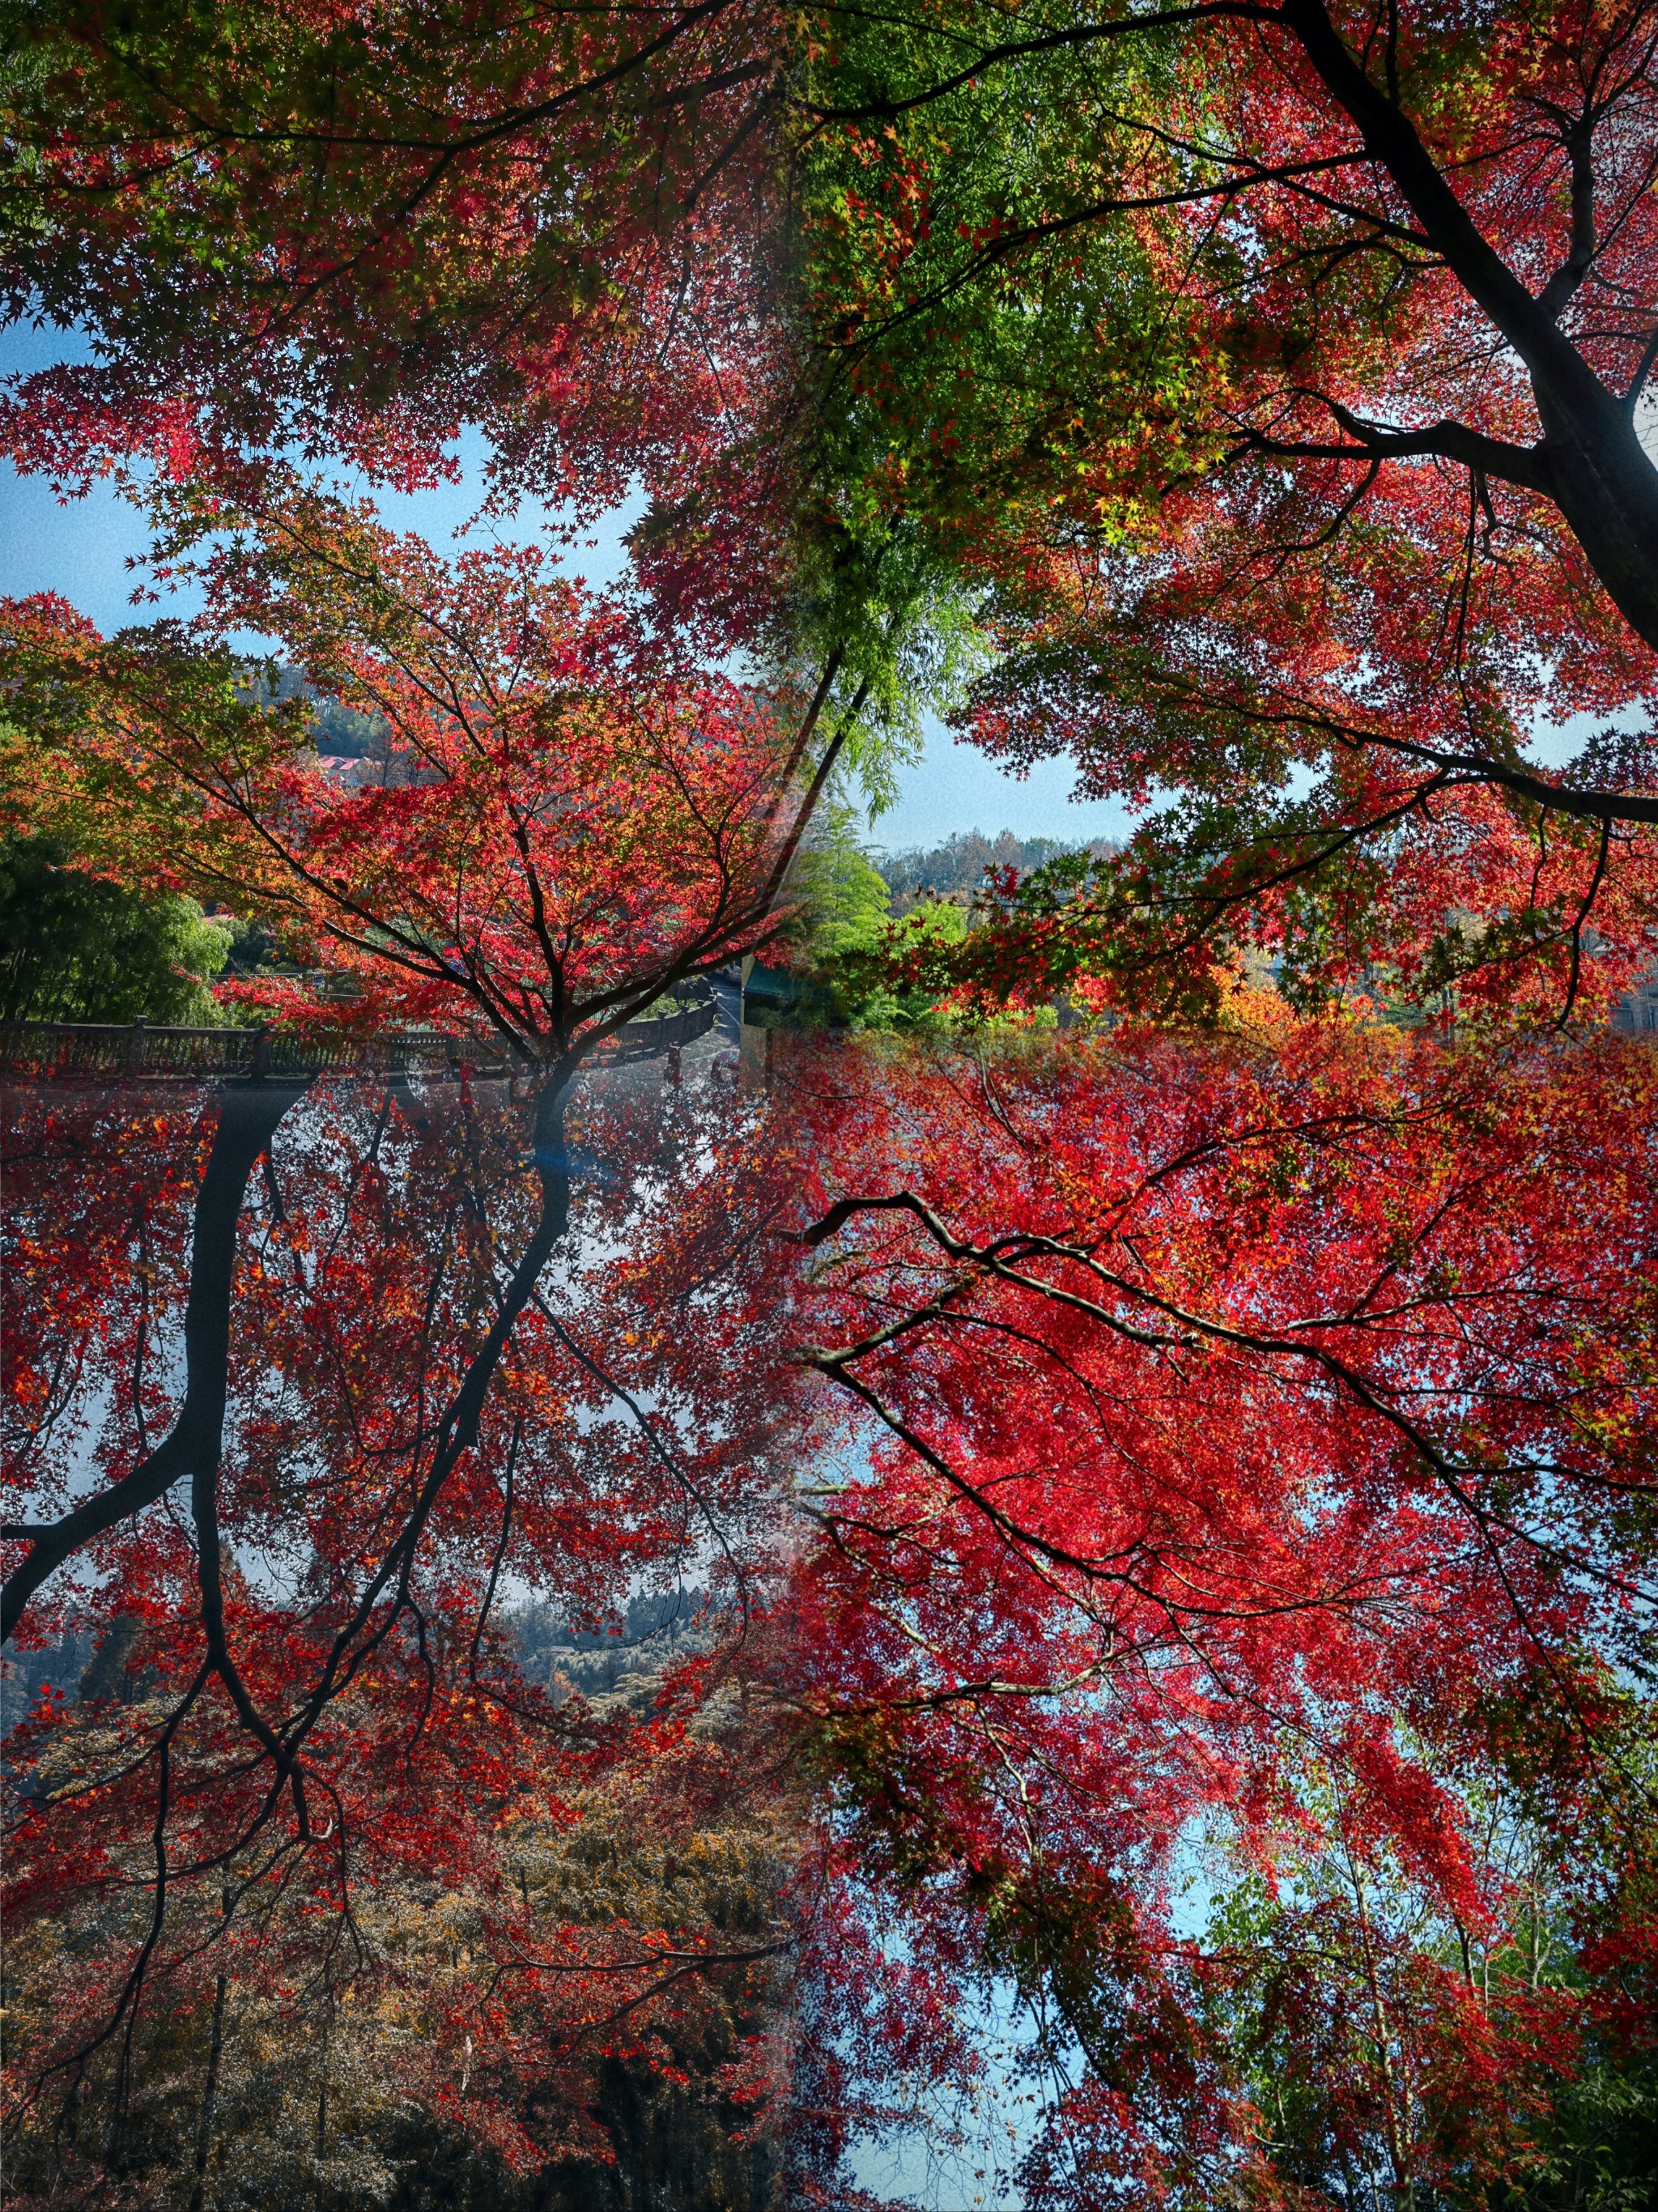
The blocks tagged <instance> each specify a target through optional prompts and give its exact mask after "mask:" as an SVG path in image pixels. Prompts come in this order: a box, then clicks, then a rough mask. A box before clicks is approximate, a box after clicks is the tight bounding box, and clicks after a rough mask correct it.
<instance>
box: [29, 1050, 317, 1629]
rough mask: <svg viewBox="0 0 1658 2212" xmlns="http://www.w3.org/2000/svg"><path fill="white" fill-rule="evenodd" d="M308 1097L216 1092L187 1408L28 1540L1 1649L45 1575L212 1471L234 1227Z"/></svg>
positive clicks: (195, 1244) (195, 1252) (199, 1231)
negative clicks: (288, 1121) (159, 1438)
mask: <svg viewBox="0 0 1658 2212" xmlns="http://www.w3.org/2000/svg"><path fill="white" fill-rule="evenodd" d="M306 1088H307V1085H304V1084H293V1083H268V1082H264V1083H249V1084H243V1085H237V1086H236V1087H234V1089H229V1090H227V1091H225V1092H224V1093H223V1095H222V1098H221V1101H220V1105H219V1121H218V1127H216V1130H215V1131H214V1133H213V1148H212V1150H211V1152H210V1153H209V1155H208V1162H207V1169H206V1172H205V1173H204V1174H203V1177H202V1187H201V1189H200V1190H199V1191H198V1192H197V1196H196V1218H195V1225H194V1229H193V1233H192V1236H191V1249H190V1293H189V1297H188V1300H187V1302H186V1304H185V1401H184V1404H183V1405H182V1406H181V1407H180V1408H179V1418H178V1419H177V1420H176V1421H175V1422H174V1424H173V1428H172V1431H171V1432H170V1433H169V1434H168V1436H167V1437H166V1438H165V1439H164V1441H163V1442H162V1443H159V1444H158V1445H157V1446H156V1448H155V1450H154V1451H153V1452H151V1453H150V1454H149V1456H148V1457H147V1458H146V1459H143V1460H141V1461H140V1462H139V1463H138V1465H137V1467H136V1468H134V1469H133V1471H132V1473H131V1474H129V1475H127V1476H126V1477H125V1479H124V1480H122V1481H120V1482H118V1483H115V1484H112V1486H111V1487H110V1488H109V1489H107V1490H105V1491H100V1492H99V1493H98V1495H97V1496H96V1497H95V1498H88V1499H87V1500H86V1501H85V1502H84V1503H83V1504H80V1505H77V1506H76V1508H75V1509H74V1510H73V1511H72V1512H70V1513H66V1514H64V1516H63V1517H62V1518H61V1519H60V1520H58V1521H53V1522H49V1523H47V1524H46V1526H44V1527H41V1528H30V1529H28V1530H27V1534H29V1535H30V1536H31V1537H32V1538H33V1542H32V1544H31V1546H30V1549H29V1552H28V1554H27V1558H26V1559H24V1560H23V1562H22V1565H21V1566H19V1567H17V1568H15V1570H14V1571H13V1572H12V1573H11V1574H10V1575H9V1576H8V1577H7V1579H6V1584H5V1589H4V1591H3V1593H0V1643H3V1642H4V1641H5V1639H6V1638H9V1636H10V1635H11V1633H12V1632H13V1630H14V1629H15V1627H16V1626H17V1624H18V1621H19V1620H21V1617H22V1613H23V1609H24V1607H26V1606H27V1603H28V1601H29V1600H30V1599H31V1598H32V1597H33V1595H34V1593H35V1592H36V1590H38V1589H39V1587H40V1585H41V1583H44V1582H45V1581H46V1577H48V1575H51V1574H52V1573H54V1572H55V1571H56V1570H57V1569H58V1568H59V1567H60V1566H62V1565H64V1562H65V1561H66V1560H67V1559H70V1558H71V1557H72V1556H73V1555H74V1553H76V1552H77V1551H78V1550H79V1549H80V1548H81V1547H82V1545H83V1544H88V1543H90V1542H91V1541H93V1539H94V1537H97V1536H100V1535H102V1534H103V1533H104V1531H105V1530H106V1528H113V1527H114V1525H115V1523H116V1522H118V1521H124V1520H125V1519H126V1518H127V1516H129V1515H130V1514H133V1513H137V1511H138V1510H139V1509H140V1508H141V1507H142V1506H145V1505H149V1504H154V1502H155V1499H156V1498H160V1497H161V1495H162V1494H163V1493H164V1492H167V1491H168V1490H170V1489H171V1488H172V1487H173V1484H174V1483H175V1482H178V1481H179V1480H181V1479H182V1478H183V1477H184V1476H185V1475H187V1474H197V1473H198V1472H199V1471H201V1470H203V1469H205V1468H216V1467H217V1466H218V1463H219V1455H220V1452H221V1450H222V1448H223V1442H224V1409H225V1393H226V1389H227V1386H228V1373H229V1364H230V1284H231V1275H232V1273H233V1271H234V1267H235V1261H236V1225H237V1222H238V1220H239V1219H240V1216H241V1210H242V1200H243V1199H244V1198H245V1197H246V1193H247V1180H248V1177H249V1176H251V1175H252V1172H253V1168H254V1165H255V1163H256V1162H257V1161H258V1158H259V1157H260V1155H261V1153H263V1152H264V1149H265V1147H266V1146H267V1145H268V1144H269V1143H270V1139H271V1138H272V1137H273V1136H274V1135H275V1133H276V1125H277V1123H278V1122H279V1121H281V1120H282V1116H283V1115H284V1114H286V1113H287V1111H288V1108H289V1107H290V1106H292V1105H293V1103H294V1102H295V1099H297V1098H299V1097H302V1096H303V1094H304V1091H305V1090H306ZM8 1533H11V1532H8ZM18 1533H23V1532H21V1531H19V1532H18Z"/></svg>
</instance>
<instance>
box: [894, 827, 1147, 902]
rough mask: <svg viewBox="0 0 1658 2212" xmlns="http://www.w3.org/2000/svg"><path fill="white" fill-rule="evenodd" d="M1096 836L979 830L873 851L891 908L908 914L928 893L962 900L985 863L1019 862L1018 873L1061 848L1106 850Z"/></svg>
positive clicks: (977, 880) (1011, 864) (1010, 865)
mask: <svg viewBox="0 0 1658 2212" xmlns="http://www.w3.org/2000/svg"><path fill="white" fill-rule="evenodd" d="M1111 849H1112V848H1110V847H1109V846H1108V845H1107V844H1105V843H1104V842H1102V841H1101V840H1099V839H1097V838H1096V839H1095V840H1094V841H1093V842H1091V843H1090V842H1085V841H1082V840H1076V841H1072V842H1069V843H1067V842H1064V841H1063V840H1061V839H1060V838H1057V837H1016V836H1014V834H1013V832H1012V831H1011V829H1004V830H1003V832H1002V834H1001V836H999V837H987V836H983V835H982V834H981V832H980V831H979V830H977V829H969V830H967V831H966V832H965V833H963V834H961V835H958V836H954V837H950V838H948V839H947V840H946V841H945V842H944V844H942V845H935V846H933V847H932V849H931V851H929V852H924V853H923V852H910V853H892V854H878V853H876V854H871V856H870V857H871V859H872V860H873V861H874V863H875V866H876V867H877V869H878V871H879V872H880V874H881V877H882V879H883V880H884V883H885V884H886V887H887V890H888V892H889V893H890V896H891V901H892V911H893V912H894V913H895V914H908V912H909V911H910V909H911V908H913V907H916V906H920V905H923V904H925V903H926V901H928V900H929V899H953V900H955V901H957V902H959V903H960V904H963V905H965V904H966V903H967V902H968V901H969V899H970V898H971V897H972V896H973V894H974V892H975V890H977V889H978V887H979V885H980V884H981V883H982V882H983V881H984V875H985V871H986V869H987V868H1017V870H1018V871H1019V872H1020V874H1021V875H1025V874H1028V873H1029V871H1030V870H1031V869H1032V868H1039V867H1041V866H1042V863H1043V862H1044V861H1045V860H1054V859H1056V858H1057V857H1058V855H1059V854H1061V853H1081V852H1092V853H1106V852H1108V851H1110V850H1111Z"/></svg>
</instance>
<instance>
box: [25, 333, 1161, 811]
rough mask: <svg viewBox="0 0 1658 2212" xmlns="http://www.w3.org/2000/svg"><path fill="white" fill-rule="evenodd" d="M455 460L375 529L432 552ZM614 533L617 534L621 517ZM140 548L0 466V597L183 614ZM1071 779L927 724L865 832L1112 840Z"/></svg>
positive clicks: (98, 498)
mask: <svg viewBox="0 0 1658 2212" xmlns="http://www.w3.org/2000/svg"><path fill="white" fill-rule="evenodd" d="M77 350H78V349H77V348H76V345H75V343H74V341H73V339H72V338H68V337H64V335H63V334H61V333H55V332H46V333H42V332H36V331H29V330H27V329H20V328H17V327H16V326H14V327H13V328H11V329H9V330H7V331H0V375H5V374H13V373H15V372H16V371H19V370H26V369H31V368H41V367H44V366H45V365H46V363H48V362H52V361H55V360H62V359H64V358H65V357H68V356H72V355H74V354H75V353H76V351H77ZM459 458H460V460H461V463H462V466H463V477H462V481H461V482H460V483H459V484H453V485H445V486H442V487H441V488H440V489H437V490H435V491H430V492H422V493H418V494H416V495H414V496H413V497H404V496H401V495H398V494H395V493H377V494H376V495H375V496H376V500H377V502H378V504H379V506H380V510H381V512H382V513H383V514H384V516H385V518H386V520H387V521H388V522H389V523H392V525H393V526H398V527H401V528H405V529H416V530H419V531H421V532H423V534H424V535H425V536H427V537H428V538H431V539H432V540H433V541H434V543H438V544H441V543H442V542H443V541H444V540H445V539H446V538H448V537H449V535H450V533H451V532H453V531H455V530H456V529H458V528H459V527H460V526H462V525H464V524H465V522H466V521H467V520H469V519H470V518H471V515H472V513H473V512H474V511H475V509H476V507H477V503H478V501H479V499H480V497H481V496H482V493H481V489H480V485H481V480H482V472H483V462H484V458H485V449H484V446H483V440H482V439H481V438H477V437H468V438H465V439H463V440H462V441H461V446H460V449H459ZM538 520H539V516H538V515H537V513H534V512H532V511H530V510H525V512H524V513H522V514H520V516H519V518H518V520H517V521H516V523H515V525H514V526H513V533H512V534H513V535H514V536H520V535H528V534H530V533H531V532H532V531H533V530H534V529H535V527H536V525H537V521H538ZM619 526H625V518H624V519H623V520H622V521H621V523H620V525H619ZM144 544H145V534H144V528H143V520H142V519H141V518H140V517H139V516H138V515H137V513H135V512H134V511H133V510H132V508H131V507H128V506H127V505H126V504H125V501H122V500H120V499H118V498H117V497H116V495H114V494H113V493H112V492H111V491H109V490H108V489H106V488H102V487H94V489H93V490H92V491H91V492H90V493H88V495H87V497H86V498H85V499H82V500H74V501H70V502H69V503H68V504H67V505H64V503H62V502H60V501H58V499H57V498H56V497H55V496H54V495H53V493H52V487H51V486H50V484H49V483H46V480H45V479H44V478H42V477H20V476H19V475H18V474H17V473H16V471H15V470H14V469H13V468H12V467H11V466H10V465H9V463H7V462H4V461H0V595H3V596H6V597H9V598H17V597H22V596H23V595H25V594H27V593H28V592H61V593H62V595H63V596H64V598H65V599H68V600H69V601H70V603H71V604H72V605H75V606H76V607H77V608H79V610H80V611H81V612H82V614H84V615H87V616H89V617H90V618H91V619H92V620H93V621H94V623H97V625H98V627H99V628H100V629H102V630H106V631H108V630H112V629H120V628H121V627H122V626H123V624H125V623H131V622H142V621H144V620H147V619H149V618H151V617H154V616H155V615H156V614H160V613H172V614H179V615H187V614H190V613H192V612H193V611H195V607H196V605H197V602H196V601H195V600H193V599H191V597H190V596H188V595H187V594H185V593H179V594H178V595H176V596H174V597H173V598H171V599H167V601H166V602H165V603H164V604H163V605H161V606H159V607H150V608H148V609H145V608H142V607H140V608H135V607H134V606H133V605H132V604H131V593H132V592H133V589H134V586H135V585H136V584H137V582H138V581H139V580H140V579H139V576H138V575H137V573H135V570H134V569H133V568H132V567H131V565H130V563H131V562H134V561H137V559H138V558H139V557H140V556H142V555H143V550H144ZM622 557H623V556H622V554H621V550H620V547H619V544H618V543H617V538H616V526H612V528H611V529H610V530H609V531H608V532H603V533H601V535H600V536H599V538H598V542H597V543H596V544H594V545H593V546H592V547H591V548H590V549H586V550H578V551H577V552H575V553H574V554H573V555H572V556H571V563H570V565H571V566H572V567H573V568H576V569H578V570H579V571H580V573H581V574H585V575H586V576H587V577H588V578H589V580H591V581H592V582H594V583H599V582H603V581H605V580H608V579H609V578H610V576H612V575H614V574H616V571H617V569H618V568H619V567H620V566H621V562H622ZM1074 781H1075V778H1074V774H1073V771H1072V769H1071V766H1070V764H1069V763H1066V762H1060V761H1051V762H1044V763H1042V764H1041V765H1040V766H1039V767H1037V768H1036V769H1033V770H1032V772H1031V773H1030V775H1029V776H1028V777H1024V778H1019V777H1015V776H1011V775H1006V774H1005V773H1004V772H1003V771H1002V770H1001V769H999V768H998V767H997V766H996V765H995V764H994V763H993V762H991V761H990V760H988V759H987V758H986V757H985V756H984V754H982V753H981V752H980V751H979V750H977V748H976V747H975V746H973V745H969V744H958V743H957V742H955V741H954V740H952V738H950V733H949V732H948V731H945V730H943V729H940V728H938V727H936V726H935V727H932V728H931V729H930V730H929V732H928V736H927V744H926V753H925V755H924V757H923V758H922V759H921V760H920V762H919V763H917V764H916V765H915V766H914V767H913V768H909V769H905V770H903V771H902V774H901V775H900V777H899V779H898V782H899V791H898V799H897V803H896V805H894V806H893V807H891V808H890V810H889V811H887V812H886V813H885V814H884V815H883V816H882V817H880V819H879V821H878V823H875V825H874V826H873V827H872V829H870V830H869V831H868V833H867V835H868V838H869V842H871V843H872V844H874V845H878V846H884V847H885V848H887V849H888V850H890V851H894V852H899V851H903V850H905V849H907V848H909V847H911V846H926V845H932V844H937V843H940V842H943V840H944V838H946V837H949V836H953V835H955V834H956V833H957V832H963V831H967V830H969V829H981V830H983V831H984V832H985V833H986V834H987V836H996V835H997V833H998V832H999V831H1000V830H1003V829H1011V830H1012V831H1014V833H1015V834H1016V835H1017V836H1021V837H1060V838H1067V839H1083V838H1088V837H1101V836H1119V835H1121V832H1122V829H1123V828H1124V824H1125V821H1126V817H1125V815H1124V813H1123V811H1122V810H1121V807H1118V806H1116V805H1112V804H1109V803H1106V804H1102V803H1100V802H1098V801H1092V802H1089V803H1086V804H1084V805H1075V804H1073V803H1072V799H1071V790H1072V783H1073V782H1074Z"/></svg>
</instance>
